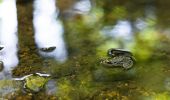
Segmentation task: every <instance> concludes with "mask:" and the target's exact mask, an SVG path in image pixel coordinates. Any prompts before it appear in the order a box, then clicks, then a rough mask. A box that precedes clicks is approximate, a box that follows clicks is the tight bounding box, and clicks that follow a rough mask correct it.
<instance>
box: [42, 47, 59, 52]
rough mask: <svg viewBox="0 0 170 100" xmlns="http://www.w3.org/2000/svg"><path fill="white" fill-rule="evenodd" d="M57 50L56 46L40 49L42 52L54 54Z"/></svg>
mask: <svg viewBox="0 0 170 100" xmlns="http://www.w3.org/2000/svg"><path fill="white" fill-rule="evenodd" d="M55 49H56V47H55V46H53V47H48V48H40V51H43V52H52V51H54V50H55Z"/></svg>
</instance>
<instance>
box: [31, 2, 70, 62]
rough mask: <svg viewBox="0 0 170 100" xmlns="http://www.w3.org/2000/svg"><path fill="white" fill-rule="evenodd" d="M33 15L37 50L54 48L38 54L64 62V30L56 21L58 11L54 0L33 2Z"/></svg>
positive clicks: (65, 55)
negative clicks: (51, 50)
mask: <svg viewBox="0 0 170 100" xmlns="http://www.w3.org/2000/svg"><path fill="white" fill-rule="evenodd" d="M33 15H34V19H33V24H34V31H35V42H36V43H37V46H38V48H48V47H53V46H55V47H56V49H55V50H54V51H53V52H48V53H46V52H42V51H40V54H41V55H43V56H47V57H54V58H55V59H56V60H59V61H65V60H66V58H67V52H66V48H65V43H64V40H63V31H64V29H63V27H62V24H61V22H60V21H59V20H57V15H58V9H56V7H55V0H35V1H34V13H33Z"/></svg>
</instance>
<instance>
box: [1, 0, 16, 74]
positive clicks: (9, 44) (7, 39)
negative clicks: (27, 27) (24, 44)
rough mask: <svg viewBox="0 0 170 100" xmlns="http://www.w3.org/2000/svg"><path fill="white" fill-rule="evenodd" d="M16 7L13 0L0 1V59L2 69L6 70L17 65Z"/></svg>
mask: <svg viewBox="0 0 170 100" xmlns="http://www.w3.org/2000/svg"><path fill="white" fill-rule="evenodd" d="M17 25H18V23H17V9H16V1H15V0H3V1H2V2H1V3H0V45H1V46H3V47H4V48H3V49H2V50H1V51H0V60H1V61H3V63H4V67H5V68H4V71H5V72H8V71H10V70H11V69H12V67H15V66H17V64H18V57H17V41H18V39H17Z"/></svg>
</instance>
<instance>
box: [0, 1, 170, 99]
mask: <svg viewBox="0 0 170 100" xmlns="http://www.w3.org/2000/svg"><path fill="white" fill-rule="evenodd" d="M54 1H55V0H49V1H46V0H35V1H34V2H29V3H28V2H26V3H25V2H24V1H20V2H18V3H17V8H18V15H19V16H18V17H19V18H18V22H19V28H18V29H19V30H18V31H19V40H20V42H19V43H20V48H19V53H18V56H19V59H20V63H19V65H18V66H17V67H16V68H15V69H14V70H13V71H12V73H13V77H16V78H13V80H9V79H6V80H0V96H3V98H5V99H6V98H7V99H17V100H18V99H21V98H22V99H23V98H24V99H26V100H31V99H36V100H39V99H40V100H42V99H44V100H55V99H59V100H85V99H87V100H169V99H170V93H169V91H170V67H169V64H170V62H169V60H170V56H169V54H170V47H169V44H170V32H169V21H170V20H169V16H170V15H169V13H168V12H167V9H168V8H169V5H170V2H169V1H168V0H165V1H164V2H163V1H161V0H147V1H146V0H145V1H139V0H138V1H137V0H134V1H130V0H126V1H124V2H122V1H120V0H69V1H68V0H58V2H57V4H56V5H57V6H55V5H54V4H55V2H54ZM66 1H67V2H66ZM89 1H90V2H89ZM82 5H83V6H82ZM32 6H33V8H34V11H32V10H31V7H32ZM70 9H71V10H75V12H77V10H78V11H81V12H83V13H79V12H78V13H75V12H74V11H73V12H72V11H71V12H69V13H67V14H65V12H66V11H68V10H70ZM47 10H48V12H45V11H47ZM32 12H33V17H32ZM69 14H71V15H69ZM72 15H74V16H72ZM56 17H57V18H56ZM55 18H56V19H55ZM32 19H33V27H34V29H32V24H31V23H32ZM67 19H69V20H67ZM53 22H54V23H53ZM61 22H62V23H61ZM44 23H45V24H44ZM1 25H3V24H1ZM24 25H25V26H24ZM23 26H24V27H23ZM0 28H1V30H2V28H3V27H0ZM8 28H10V27H8ZM34 31H35V34H33V32H34ZM44 32H45V33H44ZM46 32H48V33H46ZM63 32H64V36H63ZM13 35H14V34H13ZM8 36H10V35H8ZM15 37H16V36H11V38H14V39H15ZM23 37H24V39H23ZM33 37H34V38H35V42H36V44H34V38H33ZM0 38H1V37H0ZM3 39H4V38H3ZM10 40H12V39H10ZM16 40H17V39H16ZM4 41H5V39H4ZM8 41H9V40H8ZM47 41H48V42H47ZM6 42H7V40H6ZM7 43H10V42H7ZM11 43H12V42H11ZM1 45H4V47H5V44H0V46H1ZM35 45H36V46H35ZM66 47H67V51H68V54H67V52H66ZM110 48H123V49H125V51H126V50H130V52H132V54H133V56H134V57H135V59H136V62H135V64H134V66H133V67H132V68H130V69H123V68H122V67H115V68H114V67H106V66H104V65H102V64H100V59H103V58H108V59H109V57H108V55H107V50H108V49H110ZM4 51H5V48H4V49H2V50H1V52H4ZM14 51H15V49H14ZM46 51H47V52H46ZM10 53H11V52H10ZM10 53H9V54H10ZM39 53H40V54H41V55H38V54H39ZM1 54H3V53H1ZM42 55H43V56H45V57H41V56H42ZM0 57H2V56H0ZM51 57H52V58H56V59H57V60H61V59H65V58H67V60H65V61H64V62H63V63H59V62H58V61H56V59H52V58H51ZM60 58H61V59H60ZM6 59H7V58H6ZM10 59H11V58H10ZM106 60H107V59H106ZM35 73H43V74H44V73H45V74H47V75H48V74H50V75H51V77H50V80H48V82H47V83H46V80H44V78H43V77H39V76H38V77H37V76H36V77H35V76H34V77H29V75H33V74H35ZM27 76H28V77H27ZM20 77H21V78H20ZM25 77H27V79H26V81H25V82H26V83H27V86H28V87H29V88H31V89H32V90H34V87H35V90H36V93H35V91H34V92H33V91H23V84H22V82H23V81H21V80H14V79H22V78H24V79H23V80H25ZM6 83H8V85H7V84H6ZM37 83H38V84H37ZM3 87H4V88H3ZM36 88H37V89H36ZM40 88H41V89H40ZM1 91H2V92H3V93H2V92H1ZM14 91H15V92H14ZM12 92H13V93H12Z"/></svg>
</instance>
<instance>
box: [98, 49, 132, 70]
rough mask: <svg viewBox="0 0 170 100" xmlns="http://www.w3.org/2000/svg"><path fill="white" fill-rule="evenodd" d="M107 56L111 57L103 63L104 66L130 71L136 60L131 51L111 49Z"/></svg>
mask: <svg viewBox="0 0 170 100" xmlns="http://www.w3.org/2000/svg"><path fill="white" fill-rule="evenodd" d="M107 54H108V56H109V57H108V58H105V59H103V60H102V61H101V63H102V64H103V65H106V66H110V67H123V68H124V69H129V68H131V67H133V65H134V62H135V59H134V57H133V55H132V53H131V52H129V51H124V50H120V49H114V48H111V49H109V50H108V52H107Z"/></svg>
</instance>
